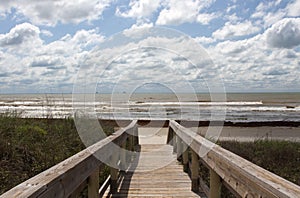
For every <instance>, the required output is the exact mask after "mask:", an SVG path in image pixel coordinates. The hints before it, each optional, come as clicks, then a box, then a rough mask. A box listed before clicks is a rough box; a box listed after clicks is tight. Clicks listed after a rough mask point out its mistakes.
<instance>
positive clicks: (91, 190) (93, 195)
mask: <svg viewBox="0 0 300 198" xmlns="http://www.w3.org/2000/svg"><path fill="white" fill-rule="evenodd" d="M99 188H100V187H99V168H97V169H96V170H95V171H94V172H93V173H92V174H91V175H90V176H89V178H88V197H89V198H98V197H99Z"/></svg>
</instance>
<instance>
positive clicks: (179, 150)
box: [176, 136, 182, 162]
mask: <svg viewBox="0 0 300 198" xmlns="http://www.w3.org/2000/svg"><path fill="white" fill-rule="evenodd" d="M176 153H177V160H178V161H179V162H181V161H182V158H181V155H182V140H181V139H180V137H179V136H177V152H176Z"/></svg>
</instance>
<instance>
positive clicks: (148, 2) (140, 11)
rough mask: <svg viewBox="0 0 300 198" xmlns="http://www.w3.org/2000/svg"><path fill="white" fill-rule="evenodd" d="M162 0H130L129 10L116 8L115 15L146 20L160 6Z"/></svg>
mask: <svg viewBox="0 0 300 198" xmlns="http://www.w3.org/2000/svg"><path fill="white" fill-rule="evenodd" d="M161 3H162V0H139V1H138V0H131V1H130V3H129V7H130V9H129V10H125V11H121V8H120V7H117V9H116V15H117V16H122V17H130V18H136V19H139V20H147V18H149V17H151V15H152V14H153V13H154V12H155V11H157V9H158V8H159V7H160V6H161Z"/></svg>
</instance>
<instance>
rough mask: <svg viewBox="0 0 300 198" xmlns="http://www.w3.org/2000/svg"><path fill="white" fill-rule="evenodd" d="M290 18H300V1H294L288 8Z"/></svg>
mask: <svg viewBox="0 0 300 198" xmlns="http://www.w3.org/2000/svg"><path fill="white" fill-rule="evenodd" d="M287 11H288V15H289V16H293V17H298V16H300V0H294V1H292V2H291V3H290V4H289V5H288V6H287Z"/></svg>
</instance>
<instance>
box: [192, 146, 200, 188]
mask: <svg viewBox="0 0 300 198" xmlns="http://www.w3.org/2000/svg"><path fill="white" fill-rule="evenodd" d="M191 151H192V170H191V178H192V191H194V192H198V191H199V157H198V154H197V153H196V152H195V151H194V150H193V149H191Z"/></svg>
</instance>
